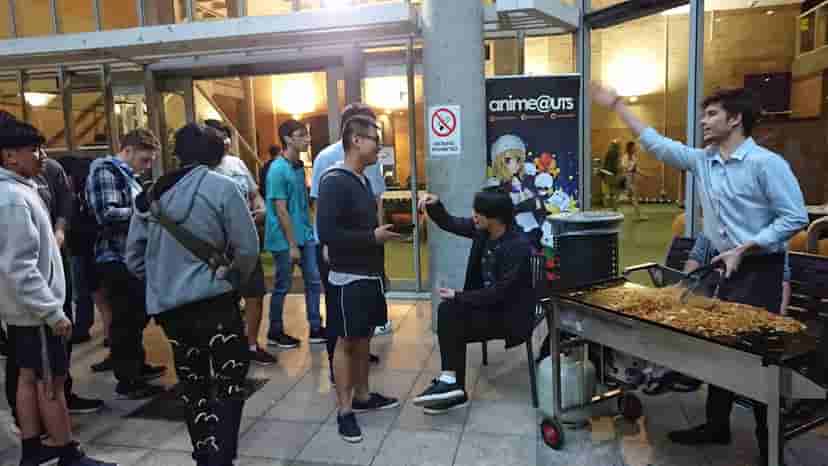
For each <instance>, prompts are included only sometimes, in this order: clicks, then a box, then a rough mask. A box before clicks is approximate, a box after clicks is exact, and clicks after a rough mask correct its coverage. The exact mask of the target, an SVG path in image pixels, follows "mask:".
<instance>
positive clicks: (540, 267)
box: [480, 254, 546, 408]
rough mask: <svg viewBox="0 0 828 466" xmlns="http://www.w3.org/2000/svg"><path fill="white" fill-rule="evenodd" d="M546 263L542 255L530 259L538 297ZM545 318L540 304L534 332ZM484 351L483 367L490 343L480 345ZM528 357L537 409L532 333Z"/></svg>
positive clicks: (533, 288)
mask: <svg viewBox="0 0 828 466" xmlns="http://www.w3.org/2000/svg"><path fill="white" fill-rule="evenodd" d="M545 262H546V257H544V256H543V255H541V254H533V255H532V256H530V257H529V268H530V269H531V271H532V290H534V291H535V294H536V295H538V296H539V295H540V293H539V291H540V289H541V286H542V284H543V283H544V263H545ZM544 317H545V314H544V310H543V306H541V304H540V302H538V303H537V304H536V305H535V315H534V322H533V323H532V330H533V331H534V329H535V328H536V327H537V326H538V324H540V323H541V322H543V320H544ZM480 344H481V346H482V349H483V365H484V366H488V365H489V348H488V341H483V342H481V343H480ZM526 357H527V359H528V361H529V381H530V382H531V385H532V406H534V407H535V408H537V407H538V385H537V373H536V370H537V369H536V367H535V350H534V348H533V346H532V335H531V333H530V335H529V337H528V338H527V339H526Z"/></svg>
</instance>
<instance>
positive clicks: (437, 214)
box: [418, 194, 477, 238]
mask: <svg viewBox="0 0 828 466" xmlns="http://www.w3.org/2000/svg"><path fill="white" fill-rule="evenodd" d="M418 207H419V209H420V210H425V211H426V213H428V218H430V219H431V221H432V222H434V223H435V224H436V225H437V226H438V227H440V229H442V230H445V231H447V232H449V233H453V234H455V235H457V236H463V237H465V238H473V237H474V234H475V233H476V231H477V229H476V228H475V226H474V221H473V220H472V219H470V218H463V217H454V216H452V215H451V214H449V213H448V211H447V210H446V207H445V206H444V205H443V203H442V202H440V198H439V197H438V196H437V195H436V194H426V195H425V196H423V198H422V199H420V203H419V206H418Z"/></svg>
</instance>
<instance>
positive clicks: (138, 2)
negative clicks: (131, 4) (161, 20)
mask: <svg viewBox="0 0 828 466" xmlns="http://www.w3.org/2000/svg"><path fill="white" fill-rule="evenodd" d="M135 12H136V14H137V15H138V26H140V27H144V25H145V24H147V20H146V18H144V0H135Z"/></svg>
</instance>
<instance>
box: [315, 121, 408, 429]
mask: <svg viewBox="0 0 828 466" xmlns="http://www.w3.org/2000/svg"><path fill="white" fill-rule="evenodd" d="M378 129H379V127H378V126H377V124H376V123H375V122H374V120H372V119H371V118H368V117H365V116H355V117H353V118H351V119H349V120H348V121H347V122H345V124H344V125H343V128H342V144H343V146H344V149H345V163H344V164H343V165H342V166H341V167H337V168H332V169H330V170H328V172H327V173H326V174H325V176H324V178H323V179H322V182H321V184H320V187H319V201H318V202H319V204H318V214H317V222H318V230H319V240H320V242H321V243H322V244H324V245H326V246H327V247H328V259H329V261H330V262H329V264H330V275H329V276H328V285H329V287H330V290H329V291H328V297H329V298H330V302H329V303H328V315H327V321H328V338H337V339H338V341H337V345H336V352H335V354H334V369H335V373H336V394H337V398H338V400H339V412H338V413H337V424H338V425H339V435H340V436H342V438H343V439H344V440H345V441H348V442H359V441H361V440H362V431H361V430H360V428H359V424H357V420H356V416H355V415H354V412H362V411H372V410H378V409H388V408H393V407H396V406H399V400H396V399H394V398H387V397H385V396H382V395H380V394H379V393H372V392H371V391H370V390H369V386H368V366H369V362H368V354H369V353H368V350H369V346H370V337H371V336H372V335H373V334H374V328H375V327H377V326H379V325H382V324H384V323H385V322H386V321H387V320H388V309H387V307H386V303H385V290H384V286H383V272H384V265H385V258H384V254H385V249H384V247H383V243H385V242H386V241H389V240H394V239H398V238H399V237H400V235H398V234H396V233H394V232H392V231H390V229H391V227H392V225H383V226H379V225H378V223H379V222H378V218H377V202H376V199H375V198H374V193H373V192H372V190H371V186H370V184H369V183H368V182H367V180H366V179H365V175H364V171H365V167H367V166H369V165H373V164H375V163H377V155H378V153H379V133H378Z"/></svg>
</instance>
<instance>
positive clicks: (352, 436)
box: [336, 412, 362, 443]
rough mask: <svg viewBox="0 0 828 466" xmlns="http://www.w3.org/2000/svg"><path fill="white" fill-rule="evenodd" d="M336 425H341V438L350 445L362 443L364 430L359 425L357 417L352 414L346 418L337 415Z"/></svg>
mask: <svg viewBox="0 0 828 466" xmlns="http://www.w3.org/2000/svg"><path fill="white" fill-rule="evenodd" d="M336 423H337V424H338V425H339V436H340V437H342V439H343V440H345V441H346V442H348V443H359V442H361V441H362V430H360V428H359V424H357V420H356V415H355V414H354V413H353V412H351V413H348V414H346V415H344V416H340V415H337V416H336Z"/></svg>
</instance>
